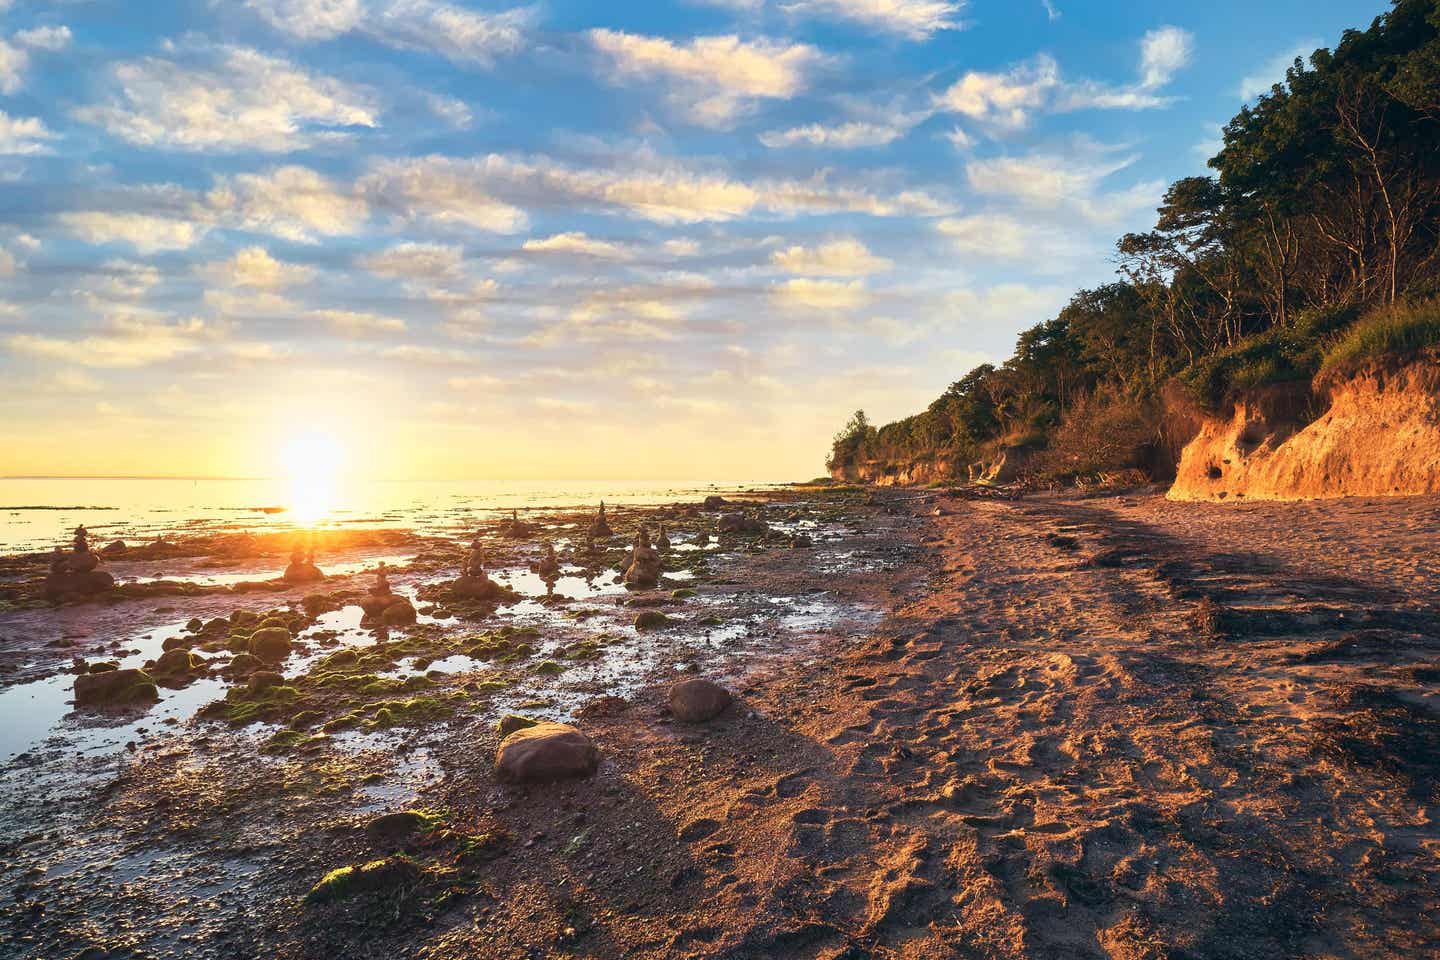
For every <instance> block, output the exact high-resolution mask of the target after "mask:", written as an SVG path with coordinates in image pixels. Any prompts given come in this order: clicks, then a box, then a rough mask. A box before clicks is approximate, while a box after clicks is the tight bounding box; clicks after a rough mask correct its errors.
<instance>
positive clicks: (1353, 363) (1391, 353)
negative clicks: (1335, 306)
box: [1321, 298, 1440, 375]
mask: <svg viewBox="0 0 1440 960" xmlns="http://www.w3.org/2000/svg"><path fill="white" fill-rule="evenodd" d="M1437 343H1440V298H1436V299H1431V300H1424V301H1421V302H1418V303H1404V302H1402V303H1396V304H1392V305H1390V306H1386V307H1380V308H1379V309H1376V310H1373V311H1371V312H1370V313H1368V314H1366V315H1365V316H1364V317H1363V318H1362V319H1361V320H1360V321H1358V322H1357V323H1355V324H1354V325H1353V326H1351V327H1350V328H1349V329H1348V330H1346V331H1345V333H1344V334H1343V335H1342V336H1341V337H1340V338H1339V339H1337V340H1336V341H1335V342H1334V344H1333V345H1332V346H1331V347H1330V349H1328V350H1326V351H1325V356H1324V361H1323V363H1322V364H1321V372H1322V373H1324V374H1326V375H1336V374H1343V373H1344V372H1345V371H1348V370H1353V369H1354V368H1355V367H1357V366H1358V365H1360V364H1361V363H1363V362H1365V361H1366V360H1370V359H1374V358H1378V357H1385V356H1388V357H1395V358H1402V359H1403V358H1405V357H1410V356H1413V355H1415V354H1417V353H1419V352H1420V351H1421V350H1424V349H1425V348H1426V347H1430V346H1434V345H1435V344H1437Z"/></svg>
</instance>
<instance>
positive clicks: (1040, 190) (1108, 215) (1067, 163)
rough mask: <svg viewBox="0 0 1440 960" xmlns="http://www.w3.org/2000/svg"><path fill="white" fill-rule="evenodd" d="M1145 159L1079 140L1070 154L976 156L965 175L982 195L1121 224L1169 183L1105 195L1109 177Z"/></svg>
mask: <svg viewBox="0 0 1440 960" xmlns="http://www.w3.org/2000/svg"><path fill="white" fill-rule="evenodd" d="M1138 159H1139V158H1138V157H1137V156H1135V155H1133V154H1120V153H1118V152H1117V150H1116V148H1114V147H1111V146H1108V145H1105V144H1099V143H1095V142H1094V141H1091V140H1088V139H1086V138H1084V137H1078V138H1075V139H1074V140H1073V141H1072V142H1071V144H1070V146H1069V147H1068V149H1066V150H1065V151H1064V152H1058V153H1052V152H1045V151H1037V152H1034V153H1029V154H1025V155H1021V156H1002V157H993V158H987V159H983V160H982V159H976V160H971V161H970V162H969V163H967V164H966V167H965V176H966V179H967V180H968V181H969V183H970V186H971V188H972V189H974V190H975V191H976V192H977V193H980V194H983V195H986V196H1004V197H1011V198H1014V199H1016V200H1018V201H1020V202H1021V203H1022V204H1024V205H1025V206H1027V207H1031V208H1033V209H1039V210H1052V211H1058V210H1065V211H1068V212H1071V213H1074V214H1077V215H1079V216H1081V217H1083V218H1085V219H1086V220H1089V221H1091V222H1094V223H1117V222H1121V221H1123V220H1125V219H1126V218H1127V217H1128V216H1130V215H1131V214H1133V213H1135V212H1137V211H1138V210H1141V209H1144V208H1145V207H1147V206H1151V207H1153V205H1154V204H1155V203H1157V202H1158V201H1159V199H1160V196H1161V194H1162V193H1163V190H1164V184H1163V183H1161V182H1159V181H1144V182H1141V183H1138V184H1135V185H1134V186H1132V187H1130V188H1127V189H1125V190H1122V191H1112V192H1108V193H1102V192H1101V190H1100V187H1101V185H1102V184H1103V183H1104V181H1105V180H1106V179H1107V178H1109V177H1111V176H1113V175H1114V174H1116V173H1119V172H1120V171H1122V170H1125V169H1127V168H1128V167H1130V166H1131V165H1132V164H1134V163H1135V161H1136V160H1138Z"/></svg>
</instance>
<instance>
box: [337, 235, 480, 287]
mask: <svg viewBox="0 0 1440 960" xmlns="http://www.w3.org/2000/svg"><path fill="white" fill-rule="evenodd" d="M463 264H464V255H463V252H462V251H461V249H460V248H459V247H458V246H444V245H441V244H435V243H401V244H398V245H396V246H393V247H391V248H390V249H388V250H385V251H382V252H380V253H374V254H371V255H369V256H367V257H363V258H361V260H360V265H361V266H362V267H364V268H365V269H366V270H369V271H370V272H371V273H373V274H375V275H376V276H380V277H386V278H389V279H392V280H405V281H417V280H418V281H431V282H449V281H454V280H458V279H460V277H461V276H462V275H463V273H464V270H463Z"/></svg>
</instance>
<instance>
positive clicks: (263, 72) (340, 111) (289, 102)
mask: <svg viewBox="0 0 1440 960" xmlns="http://www.w3.org/2000/svg"><path fill="white" fill-rule="evenodd" d="M190 53H192V54H193V56H189V57H188V59H191V60H194V61H195V62H190V63H182V62H179V61H178V60H176V59H165V58H163V57H145V58H142V59H139V60H128V61H123V62H121V63H117V64H115V65H114V66H112V67H111V68H110V71H109V83H108V84H107V86H108V87H110V88H112V89H113V92H112V93H111V95H110V98H109V100H108V102H105V103H100V104H95V105H91V106H87V107H82V108H80V109H78V110H76V111H75V115H76V117H77V118H78V119H80V120H81V121H83V122H85V123H91V124H94V125H96V126H100V127H103V128H104V129H105V130H107V131H109V132H110V133H111V134H113V135H115V136H117V137H119V138H121V139H122V140H126V141H128V142H130V143H133V144H136V145H138V146H142V147H168V148H173V149H177V150H192V151H205V150H218V151H235V150H258V151H264V152H268V153H284V152H289V151H293V150H300V149H304V148H306V147H310V146H313V145H315V144H316V143H319V142H322V141H325V140H335V139H338V138H343V137H345V136H348V130H349V128H352V127H374V126H377V125H378V123H379V120H378V109H377V108H376V106H375V104H374V102H373V101H372V99H371V97H370V95H369V94H368V93H366V92H364V91H362V90H361V89H360V88H358V87H354V86H352V85H350V84H346V83H343V82H341V81H339V80H336V79H334V78H332V77H327V76H323V75H320V74H316V73H312V72H310V71H308V70H306V69H304V68H302V67H298V66H296V65H294V64H292V63H289V62H288V61H285V60H281V59H278V58H276V57H272V56H269V55H268V54H264V53H261V52H260V51H258V50H252V49H249V48H247V47H230V46H221V47H208V46H207V47H201V48H198V49H197V50H195V51H191V52H190Z"/></svg>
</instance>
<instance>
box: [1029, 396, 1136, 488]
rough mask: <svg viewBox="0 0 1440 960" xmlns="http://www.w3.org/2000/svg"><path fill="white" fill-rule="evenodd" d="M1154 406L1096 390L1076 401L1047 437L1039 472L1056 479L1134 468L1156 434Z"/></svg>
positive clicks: (1128, 397) (1070, 478) (1069, 478)
mask: <svg viewBox="0 0 1440 960" xmlns="http://www.w3.org/2000/svg"><path fill="white" fill-rule="evenodd" d="M1160 420H1161V411H1160V409H1159V407H1158V405H1157V404H1155V403H1153V402H1151V401H1148V400H1142V399H1137V398H1135V397H1130V396H1124V395H1119V394H1111V393H1107V392H1100V393H1094V394H1089V395H1087V396H1084V397H1081V398H1080V399H1079V400H1077V401H1076V402H1075V403H1074V404H1072V405H1071V407H1070V410H1069V411H1068V412H1067V413H1066V415H1065V419H1064V420H1062V421H1061V422H1060V425H1059V426H1058V427H1056V428H1055V431H1054V433H1053V434H1052V435H1051V437H1050V447H1049V449H1048V450H1047V451H1046V452H1045V454H1044V455H1043V457H1042V458H1041V460H1040V464H1039V466H1040V469H1041V470H1042V471H1043V472H1044V473H1046V474H1048V475H1050V476H1051V477H1053V478H1055V479H1057V480H1072V479H1075V478H1077V477H1093V476H1097V475H1100V474H1104V473H1114V472H1118V471H1124V470H1130V469H1134V468H1137V467H1140V466H1142V465H1143V464H1144V462H1145V459H1146V451H1147V448H1148V447H1149V446H1150V445H1151V444H1153V443H1154V442H1155V440H1156V437H1157V436H1158V435H1159V431H1160Z"/></svg>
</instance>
